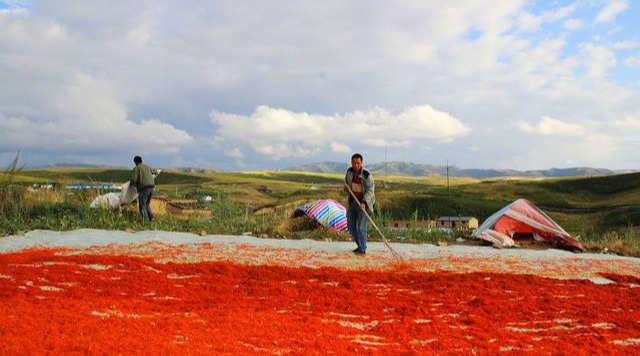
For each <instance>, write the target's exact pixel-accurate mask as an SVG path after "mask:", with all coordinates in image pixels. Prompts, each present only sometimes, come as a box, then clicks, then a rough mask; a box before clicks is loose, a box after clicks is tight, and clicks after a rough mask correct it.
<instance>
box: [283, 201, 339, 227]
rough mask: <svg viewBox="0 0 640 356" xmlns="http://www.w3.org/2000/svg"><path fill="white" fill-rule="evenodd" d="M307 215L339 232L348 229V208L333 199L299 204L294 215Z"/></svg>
mask: <svg viewBox="0 0 640 356" xmlns="http://www.w3.org/2000/svg"><path fill="white" fill-rule="evenodd" d="M303 214H304V215H307V216H308V217H310V218H312V219H314V220H316V221H317V222H319V223H320V224H322V225H323V226H326V227H328V228H331V229H334V230H336V231H339V232H344V231H347V209H345V207H344V206H342V204H340V203H338V202H337V201H335V200H333V199H321V200H315V201H312V202H309V203H307V204H304V205H301V206H299V207H298V208H297V209H296V210H295V211H294V212H293V216H294V217H297V216H302V215H303Z"/></svg>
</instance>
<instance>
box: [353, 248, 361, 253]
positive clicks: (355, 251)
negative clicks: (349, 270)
mask: <svg viewBox="0 0 640 356" xmlns="http://www.w3.org/2000/svg"><path fill="white" fill-rule="evenodd" d="M351 252H353V253H358V252H360V248H359V247H358V248H357V249H355V250H353V251H351Z"/></svg>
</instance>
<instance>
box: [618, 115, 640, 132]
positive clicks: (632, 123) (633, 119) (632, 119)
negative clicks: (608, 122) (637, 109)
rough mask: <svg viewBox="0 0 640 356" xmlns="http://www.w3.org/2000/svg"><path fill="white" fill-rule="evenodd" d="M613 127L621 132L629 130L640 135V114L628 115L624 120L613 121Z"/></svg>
mask: <svg viewBox="0 0 640 356" xmlns="http://www.w3.org/2000/svg"><path fill="white" fill-rule="evenodd" d="M613 127H614V128H616V129H619V130H622V131H624V130H629V131H634V132H636V133H640V114H637V115H632V114H626V115H624V117H623V118H622V119H618V120H615V121H613Z"/></svg>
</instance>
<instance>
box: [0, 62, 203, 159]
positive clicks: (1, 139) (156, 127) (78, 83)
mask: <svg viewBox="0 0 640 356" xmlns="http://www.w3.org/2000/svg"><path fill="white" fill-rule="evenodd" d="M42 100H43V102H42V103H40V105H41V106H42V107H43V109H44V108H46V116H44V117H37V118H25V117H16V116H10V115H7V114H5V113H2V112H0V149H9V150H12V149H15V148H18V149H29V150H36V151H41V152H46V151H56V152H64V151H69V150H82V149H86V150H87V151H89V152H91V153H93V154H96V153H105V152H112V153H113V152H138V153H176V152H178V151H179V150H180V148H181V146H183V145H186V144H188V143H190V142H191V141H192V137H191V136H190V135H189V134H188V133H187V132H185V131H183V130H180V129H177V128H175V127H174V126H173V125H171V124H168V123H164V122H162V121H160V120H158V119H155V118H145V119H142V120H141V121H140V122H134V121H132V120H131V119H130V118H129V117H128V113H127V108H126V106H125V105H124V103H123V102H122V101H121V100H120V99H119V98H118V93H117V90H115V88H113V87H112V86H111V85H110V84H109V83H108V82H105V81H101V80H97V79H96V78H93V77H91V76H89V75H86V74H83V73H78V74H77V75H76V76H75V77H74V78H73V79H72V81H71V82H70V83H68V85H67V86H66V88H64V89H62V90H60V91H58V92H56V93H50V94H49V96H48V97H47V98H42Z"/></svg>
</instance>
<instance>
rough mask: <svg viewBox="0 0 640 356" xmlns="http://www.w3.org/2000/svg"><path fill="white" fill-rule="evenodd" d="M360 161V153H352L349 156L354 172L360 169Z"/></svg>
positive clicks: (361, 159)
mask: <svg viewBox="0 0 640 356" xmlns="http://www.w3.org/2000/svg"><path fill="white" fill-rule="evenodd" d="M362 161H363V158H362V155H361V154H359V153H354V154H353V156H351V168H353V170H354V171H355V172H360V170H361V169H362Z"/></svg>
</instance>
